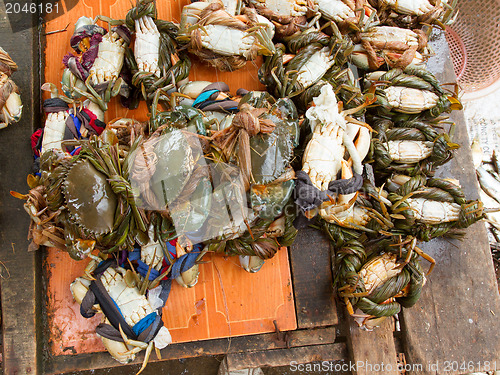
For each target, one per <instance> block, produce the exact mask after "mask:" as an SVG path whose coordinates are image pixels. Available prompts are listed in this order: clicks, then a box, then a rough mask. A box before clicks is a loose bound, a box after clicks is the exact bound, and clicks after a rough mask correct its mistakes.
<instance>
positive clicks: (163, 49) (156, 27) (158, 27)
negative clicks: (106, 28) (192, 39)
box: [125, 0, 191, 104]
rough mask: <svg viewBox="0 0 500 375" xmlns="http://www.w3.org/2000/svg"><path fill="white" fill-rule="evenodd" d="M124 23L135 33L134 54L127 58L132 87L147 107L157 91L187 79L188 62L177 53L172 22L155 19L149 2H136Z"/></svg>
mask: <svg viewBox="0 0 500 375" xmlns="http://www.w3.org/2000/svg"><path fill="white" fill-rule="evenodd" d="M125 23H126V25H127V27H128V28H129V29H130V30H132V31H135V44H134V54H133V57H132V56H131V54H130V53H129V54H128V55H127V63H128V64H129V65H130V67H131V73H132V74H133V78H132V84H133V85H134V86H136V87H137V88H139V89H140V90H141V93H142V95H143V97H144V100H146V101H147V102H148V103H149V104H150V103H151V102H152V101H153V98H154V96H155V94H156V93H157V90H163V91H168V90H169V89H172V88H176V87H177V84H178V83H179V82H182V81H183V80H184V79H186V78H187V76H188V74H189V70H190V68H191V61H190V60H189V58H188V57H187V55H186V54H185V53H179V52H178V51H177V42H176V38H177V35H178V31H179V28H178V27H177V26H176V25H175V24H174V23H172V22H169V21H163V20H159V19H157V12H156V5H155V2H153V1H152V0H138V1H137V5H136V7H134V8H132V9H131V10H130V11H129V12H128V13H127V17H126V20H125Z"/></svg>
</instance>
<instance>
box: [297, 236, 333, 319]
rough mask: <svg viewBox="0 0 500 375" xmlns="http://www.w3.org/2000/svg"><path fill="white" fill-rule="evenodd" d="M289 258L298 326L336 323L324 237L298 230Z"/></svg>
mask: <svg viewBox="0 0 500 375" xmlns="http://www.w3.org/2000/svg"><path fill="white" fill-rule="evenodd" d="M290 259H291V262H292V276H293V289H294V293H295V308H296V312H297V325H298V326H299V328H310V327H318V326H325V325H334V324H337V323H338V317H337V309H336V307H335V296H334V292H333V286H332V270H331V265H330V245H329V241H328V239H327V238H326V237H325V236H324V235H322V234H321V233H320V232H318V231H317V230H316V229H313V228H304V229H301V230H300V231H299V233H298V234H297V238H296V239H295V242H294V243H293V245H292V246H291V248H290Z"/></svg>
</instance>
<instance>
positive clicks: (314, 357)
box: [226, 343, 346, 371]
mask: <svg viewBox="0 0 500 375" xmlns="http://www.w3.org/2000/svg"><path fill="white" fill-rule="evenodd" d="M345 354H346V348H345V343H337V344H328V345H317V346H303V347H299V348H291V349H277V350H267V351H261V352H243V353H235V354H228V355H227V357H226V360H227V368H228V369H229V371H234V370H241V369H245V368H255V367H276V366H287V365H289V366H291V367H290V368H291V371H293V368H295V367H294V366H296V365H297V364H299V363H309V362H314V363H316V365H317V368H318V369H320V368H321V366H325V367H324V368H329V367H326V366H328V365H329V364H328V362H329V361H333V360H341V359H344V358H345ZM323 362H325V363H323Z"/></svg>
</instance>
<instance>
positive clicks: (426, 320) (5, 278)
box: [0, 0, 500, 375]
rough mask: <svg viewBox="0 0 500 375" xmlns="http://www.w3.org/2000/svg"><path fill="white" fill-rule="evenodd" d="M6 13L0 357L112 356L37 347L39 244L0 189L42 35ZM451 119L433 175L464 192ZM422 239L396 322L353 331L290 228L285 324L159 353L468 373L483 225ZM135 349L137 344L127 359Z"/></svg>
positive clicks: (495, 345)
mask: <svg viewBox="0 0 500 375" xmlns="http://www.w3.org/2000/svg"><path fill="white" fill-rule="evenodd" d="M21 3H22V2H21ZM65 3H66V4H69V3H70V2H69V1H66V2H65ZM10 20H11V21H13V24H12V26H14V31H15V32H13V30H12V27H11V23H10V22H9V18H7V15H6V14H5V6H4V2H3V0H0V44H1V46H2V47H3V48H5V49H6V50H7V51H9V53H10V54H11V56H12V58H13V59H14V60H15V61H16V62H17V63H18V65H19V71H20V72H23V73H21V74H20V73H17V74H16V75H15V80H16V82H17V84H18V86H19V88H20V90H21V93H22V94H21V95H22V100H23V103H24V110H23V118H22V120H21V122H20V123H19V124H15V125H11V126H9V127H8V128H7V129H4V130H2V131H0V160H1V167H0V177H1V183H0V234H1V236H0V238H1V247H0V251H1V252H0V260H1V261H2V263H3V265H2V267H3V268H2V269H1V276H2V279H1V287H2V288H1V293H2V295H1V297H2V312H3V317H2V318H3V319H2V322H3V368H4V371H5V374H9V375H10V374H28V373H29V374H35V373H36V374H54V373H63V372H73V371H76V370H83V369H95V368H105V367H114V366H117V365H118V363H117V362H116V361H115V360H114V359H112V358H111V357H110V356H109V354H108V353H94V354H81V355H75V356H55V357H54V356H51V355H50V354H48V351H47V333H46V332H45V330H44V327H45V326H46V324H45V322H44V319H45V317H46V314H45V312H46V306H45V303H46V301H45V299H44V298H43V296H44V295H45V293H44V288H45V282H46V279H45V277H46V275H45V274H44V273H43V272H42V263H43V258H44V256H45V253H44V251H39V252H35V253H28V252H27V247H28V242H27V240H26V232H27V228H28V224H29V220H28V216H27V215H26V213H25V212H24V210H23V208H22V202H21V201H18V200H15V199H13V198H11V197H10V195H9V193H8V192H9V190H16V191H26V190H27V185H26V183H25V178H26V175H27V173H29V172H30V166H31V158H30V157H28V155H30V153H31V150H30V145H29V136H30V134H31V133H32V131H33V129H34V128H36V127H37V126H38V125H39V124H40V120H41V110H40V109H41V104H40V103H41V102H40V90H39V88H40V85H41V83H42V77H41V76H40V69H39V67H40V66H41V63H42V62H43V59H44V56H42V55H41V52H40V51H41V48H40V46H41V43H43V36H41V33H39V31H38V29H37V28H29V27H28V28H26V27H25V28H23V26H29V25H28V24H27V23H29V22H31V20H30V19H29V18H28V16H25V17H24V18H23V17H21V18H19V17H18V19H17V20H12V19H10ZM23 23H26V25H23ZM441 43H442V40H441ZM438 52H439V56H438V57H439V59H437V60H436V61H437V62H436V63H435V64H434V70H435V71H436V73H437V76H438V78H439V79H440V81H441V82H452V81H454V80H455V79H454V76H453V73H452V69H451V64H450V58H449V54H448V51H447V50H443V49H442V48H441V50H440V51H438ZM453 119H454V120H455V122H456V124H457V128H456V132H455V138H454V140H455V141H457V142H459V143H460V144H462V146H463V147H462V148H461V149H460V150H459V151H458V152H457V153H456V156H455V158H454V159H453V161H452V162H451V163H449V164H448V165H446V166H445V167H444V168H442V169H441V170H440V171H439V173H438V175H440V176H454V177H455V178H458V179H459V180H460V182H461V184H462V186H463V188H464V190H465V193H466V196H467V197H468V198H469V199H475V198H477V197H478V185H477V181H476V178H475V173H474V168H473V165H472V158H471V153H470V149H469V147H468V144H469V140H468V136H467V131H466V127H465V120H464V117H463V114H462V113H461V112H458V113H455V114H453ZM423 248H424V250H425V251H426V252H428V253H429V254H430V255H431V256H433V257H434V258H435V259H436V262H437V266H436V268H435V270H434V272H433V273H432V275H431V276H430V278H429V280H428V283H427V285H426V286H425V288H424V291H423V294H422V297H421V299H420V301H419V302H418V303H417V304H416V305H415V306H414V307H413V308H411V309H405V310H403V312H402V313H401V314H399V321H398V322H397V323H396V324H395V323H394V321H386V323H385V324H383V326H382V327H380V328H379V329H377V330H375V331H374V332H364V331H361V330H359V329H358V328H357V326H356V325H355V324H354V323H353V322H352V319H350V318H349V317H348V316H347V314H346V311H345V309H344V306H343V304H342V303H339V302H338V301H337V300H336V299H335V296H334V293H333V290H332V285H331V282H332V275H331V267H330V249H329V243H328V241H327V240H326V238H325V237H324V236H323V235H322V234H320V233H319V232H318V231H315V230H313V229H305V230H301V231H300V232H299V234H298V236H297V240H296V242H295V243H294V245H293V246H292V247H291V248H290V249H289V256H290V263H291V270H292V281H293V290H294V297H295V309H296V317H297V327H298V328H297V329H296V330H294V331H289V332H286V333H268V334H261V335H253V336H241V337H233V338H232V339H231V344H230V345H228V340H227V339H217V340H207V341H200V342H189V343H182V344H172V345H170V346H168V347H167V348H166V349H164V350H162V357H163V359H179V358H187V357H197V356H205V355H213V354H227V361H228V365H229V367H230V368H232V369H237V368H245V367H257V366H280V365H289V364H290V362H292V361H296V362H297V363H306V362H313V361H334V362H331V364H332V366H334V365H336V366H342V365H343V367H335V368H332V370H334V371H336V370H339V369H342V370H346V369H347V372H349V371H351V372H353V373H356V374H374V373H377V374H378V373H380V374H397V373H398V372H397V371H396V369H397V363H398V362H397V361H398V358H401V356H400V354H403V355H404V358H405V360H406V363H407V366H408V370H409V371H407V373H409V374H459V373H468V372H473V371H478V370H480V369H487V368H486V367H487V361H489V363H490V367H492V366H493V365H494V363H495V362H496V366H497V369H500V338H499V332H500V323H499V317H500V298H499V294H498V289H497V284H496V280H495V275H494V269H493V263H492V258H491V254H490V250H489V246H488V240H487V236H486V229H485V227H484V225H483V224H482V223H476V224H474V225H473V226H472V227H470V228H469V229H468V230H467V234H466V236H465V239H464V240H463V241H461V242H460V241H456V240H446V239H439V240H434V241H432V242H430V243H428V244H425V245H424V246H423ZM6 269H8V273H7V271H6ZM152 357H154V356H152ZM140 361H142V355H140V356H139V358H138V359H137V360H136V362H140ZM346 366H347V367H346ZM410 367H411V368H410ZM446 370H449V371H446ZM334 371H332V372H334Z"/></svg>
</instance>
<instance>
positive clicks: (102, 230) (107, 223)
mask: <svg viewBox="0 0 500 375" xmlns="http://www.w3.org/2000/svg"><path fill="white" fill-rule="evenodd" d="M63 193H64V197H65V204H66V208H67V210H68V212H69V216H70V218H71V220H72V221H73V222H74V223H75V224H77V225H79V226H80V227H81V228H83V229H84V230H86V231H88V232H89V233H91V234H94V235H103V234H106V233H109V232H110V231H111V230H112V229H113V224H114V219H115V212H116V207H117V197H116V195H115V193H114V192H113V190H112V189H111V185H110V184H109V183H108V181H107V179H106V176H105V175H104V174H102V173H101V172H99V171H97V170H96V169H95V167H94V166H93V165H92V164H91V163H90V161H88V160H86V159H80V160H78V161H77V162H75V163H74V164H73V166H72V167H71V168H70V170H69V171H68V173H67V175H66V178H65V181H64V183H63Z"/></svg>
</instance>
